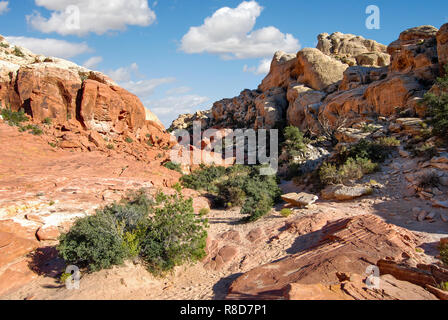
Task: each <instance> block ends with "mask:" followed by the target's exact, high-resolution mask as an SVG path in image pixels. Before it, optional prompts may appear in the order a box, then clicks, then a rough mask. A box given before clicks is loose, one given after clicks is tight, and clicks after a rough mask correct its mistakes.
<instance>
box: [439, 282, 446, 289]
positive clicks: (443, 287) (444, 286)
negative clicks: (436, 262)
mask: <svg viewBox="0 0 448 320" xmlns="http://www.w3.org/2000/svg"><path fill="white" fill-rule="evenodd" d="M439 287H440V289H442V290H443V291H448V281H447V282H442V283H441V284H440V286H439Z"/></svg>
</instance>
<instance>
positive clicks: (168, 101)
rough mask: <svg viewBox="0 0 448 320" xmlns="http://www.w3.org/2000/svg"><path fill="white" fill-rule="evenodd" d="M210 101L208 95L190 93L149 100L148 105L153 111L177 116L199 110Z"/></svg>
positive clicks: (163, 114)
mask: <svg viewBox="0 0 448 320" xmlns="http://www.w3.org/2000/svg"><path fill="white" fill-rule="evenodd" d="M208 101H210V98H208V97H203V96H199V95H196V94H189V95H182V96H172V97H166V98H163V99H159V100H154V101H148V106H149V108H150V109H151V111H153V112H154V113H155V114H157V115H160V116H167V115H171V116H174V117H176V116H177V115H179V114H182V113H189V112H193V111H196V110H199V108H200V107H201V106H202V105H203V104H205V103H207V102H208Z"/></svg>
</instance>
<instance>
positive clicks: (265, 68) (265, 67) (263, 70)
mask: <svg viewBox="0 0 448 320" xmlns="http://www.w3.org/2000/svg"><path fill="white" fill-rule="evenodd" d="M270 69H271V60H269V59H263V60H261V61H260V64H259V65H258V67H248V66H247V64H245V65H244V68H243V71H244V72H251V73H253V74H256V75H264V74H267V73H269V71H270Z"/></svg>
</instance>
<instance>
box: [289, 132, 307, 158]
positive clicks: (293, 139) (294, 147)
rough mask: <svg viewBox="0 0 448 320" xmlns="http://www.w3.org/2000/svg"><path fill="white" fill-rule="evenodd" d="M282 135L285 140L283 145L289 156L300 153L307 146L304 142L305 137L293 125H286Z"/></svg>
mask: <svg viewBox="0 0 448 320" xmlns="http://www.w3.org/2000/svg"><path fill="white" fill-rule="evenodd" d="M284 137H285V142H284V143H283V146H284V147H285V149H286V151H287V152H288V155H289V156H290V157H295V156H297V155H298V154H300V152H301V151H304V150H306V147H307V146H306V143H305V138H304V137H303V133H302V132H301V131H300V130H299V128H297V127H294V126H289V127H286V128H285V131H284Z"/></svg>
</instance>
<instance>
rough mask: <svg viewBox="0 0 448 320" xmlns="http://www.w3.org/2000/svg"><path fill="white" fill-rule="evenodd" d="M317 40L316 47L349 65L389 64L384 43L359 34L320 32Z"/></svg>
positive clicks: (382, 65)
mask: <svg viewBox="0 0 448 320" xmlns="http://www.w3.org/2000/svg"><path fill="white" fill-rule="evenodd" d="M317 40H318V43H317V49H319V50H320V51H322V52H323V53H325V54H326V55H329V56H333V57H336V58H338V59H340V60H341V61H343V62H345V63H347V64H349V65H351V66H353V65H361V66H377V67H378V66H379V67H384V66H387V65H389V62H390V56H389V55H388V54H387V47H386V46H385V45H383V44H380V43H378V42H376V41H374V40H369V39H365V38H363V37H361V36H355V35H353V34H343V33H341V32H335V33H333V34H331V35H329V34H328V33H322V34H320V35H319V36H318V37H317Z"/></svg>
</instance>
